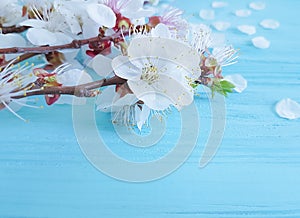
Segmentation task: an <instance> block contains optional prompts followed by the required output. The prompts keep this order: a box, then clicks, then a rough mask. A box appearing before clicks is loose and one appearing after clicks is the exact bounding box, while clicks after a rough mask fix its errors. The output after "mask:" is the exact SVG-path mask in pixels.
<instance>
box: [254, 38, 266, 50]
mask: <svg viewBox="0 0 300 218" xmlns="http://www.w3.org/2000/svg"><path fill="white" fill-rule="evenodd" d="M252 43H253V45H254V46H255V47H256V48H262V49H265V48H269V47H270V45H271V43H270V41H268V40H267V39H266V38H265V37H263V36H258V37H255V38H253V39H252Z"/></svg>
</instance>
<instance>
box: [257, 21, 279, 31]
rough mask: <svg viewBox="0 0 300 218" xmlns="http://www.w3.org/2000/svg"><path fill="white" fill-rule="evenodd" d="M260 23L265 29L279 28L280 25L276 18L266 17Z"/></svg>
mask: <svg viewBox="0 0 300 218" xmlns="http://www.w3.org/2000/svg"><path fill="white" fill-rule="evenodd" d="M260 25H261V26H262V27H263V28H265V29H277V28H278V27H279V26H280V23H279V22H278V21H276V20H272V19H265V20H263V21H261V22H260Z"/></svg>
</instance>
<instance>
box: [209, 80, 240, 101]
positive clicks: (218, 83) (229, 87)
mask: <svg viewBox="0 0 300 218" xmlns="http://www.w3.org/2000/svg"><path fill="white" fill-rule="evenodd" d="M234 88H235V86H234V85H233V84H232V83H231V82H228V81H226V80H220V79H214V81H213V85H212V86H211V91H212V97H214V95H215V93H216V92H217V93H219V94H221V95H224V96H225V97H227V96H228V93H232V92H233V89H234Z"/></svg>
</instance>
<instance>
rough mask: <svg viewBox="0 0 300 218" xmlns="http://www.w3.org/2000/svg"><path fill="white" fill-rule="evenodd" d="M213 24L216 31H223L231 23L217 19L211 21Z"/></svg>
mask: <svg viewBox="0 0 300 218" xmlns="http://www.w3.org/2000/svg"><path fill="white" fill-rule="evenodd" d="M213 26H214V27H215V28H216V30H218V31H225V30H227V29H228V28H229V27H230V26H231V24H230V23H229V22H223V21H217V22H214V23H213Z"/></svg>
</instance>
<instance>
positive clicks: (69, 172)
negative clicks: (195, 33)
mask: <svg viewBox="0 0 300 218" xmlns="http://www.w3.org/2000/svg"><path fill="white" fill-rule="evenodd" d="M227 2H228V3H229V5H228V7H227V8H225V9H222V10H221V9H217V10H216V11H217V15H218V16H222V17H224V20H226V19H227V20H230V21H231V23H232V28H231V29H230V30H228V31H227V32H226V37H227V39H228V41H229V42H230V43H233V45H234V46H235V47H237V48H240V59H239V63H238V64H236V65H234V66H230V67H228V68H226V69H225V72H224V74H232V73H241V74H242V75H243V76H244V77H245V78H246V79H247V80H248V84H249V85H248V88H247V90H246V91H245V92H243V93H242V94H232V95H230V96H229V98H227V99H226V107H227V111H226V113H227V120H226V131H225V134H224V139H223V142H222V144H221V147H220V149H219V151H218V153H217V155H216V156H215V158H214V159H213V161H212V162H211V163H210V164H209V165H208V166H207V167H205V168H203V169H200V168H199V167H198V164H199V158H200V155H201V153H202V151H203V146H204V145H205V142H206V140H207V135H208V133H209V131H210V126H209V125H210V120H211V115H210V113H209V111H210V108H209V106H208V103H209V100H208V99H207V98H206V97H205V96H204V95H201V96H200V97H196V100H195V102H196V104H197V108H198V110H199V114H200V123H201V125H200V126H201V127H200V134H199V139H198V142H197V147H196V148H195V150H194V151H193V153H192V155H191V156H190V157H189V159H188V160H187V161H186V162H185V164H184V165H183V166H182V167H181V168H179V169H178V170H177V171H175V172H174V173H172V174H171V175H169V176H167V177H165V178H163V179H160V180H157V181H154V182H148V183H140V184H133V183H127V182H121V181H118V180H115V179H112V178H110V177H108V176H106V175H104V174H102V173H101V172H99V171H98V170H97V169H95V168H94V167H93V166H92V165H91V164H90V163H89V162H88V161H87V159H86V158H85V157H84V155H83V153H82V152H81V150H80V147H79V145H78V144H77V141H76V137H75V134H74V130H73V127H72V110H71V107H70V106H60V105H55V106H51V107H46V108H45V109H42V110H32V109H27V108H23V109H22V110H20V112H19V113H20V115H22V116H23V117H25V118H26V119H30V122H29V123H23V122H22V121H20V120H18V119H17V118H15V117H14V116H13V115H12V114H10V113H9V112H7V111H1V113H0V134H1V138H0V217H1V218H8V217H10V218H17V217H18V218H21V217H22V218H44V217H47V218H66V217H83V218H85V217H89V218H94V217H95V218H98V217H130V218H132V217H134V218H135V217H170V218H173V217H203V218H219V217H221V218H223V217H224V218H237V217H251V218H252V217H253V218H254V217H257V218H261V217H270V218H271V217H272V218H273V217H276V218H283V217H294V218H296V217H300V186H299V183H300V143H299V142H300V134H299V129H300V123H299V120H293V121H288V120H284V119H281V118H279V117H278V116H277V115H276V114H275V112H274V105H275V103H276V102H277V101H279V100H280V99H282V98H286V97H289V98H292V99H295V100H296V101H298V102H300V96H299V93H300V74H299V73H300V72H299V71H300V55H299V54H298V53H299V50H300V43H299V34H300V28H299V27H300V26H299V21H298V18H297V17H298V14H299V12H298V9H299V8H300V1H294V0H287V1H280V0H266V1H265V2H266V4H267V8H266V9H265V10H263V11H255V12H253V13H252V15H251V16H250V17H249V18H236V17H235V16H234V15H233V14H232V12H233V11H234V10H236V9H242V8H246V7H248V6H247V5H248V3H250V1H239V2H237V1H234V0H230V1H227ZM210 3H211V1H207V2H204V1H198V0H191V1H188V3H187V1H183V0H177V1H176V2H175V3H174V5H176V6H179V7H181V8H183V9H184V10H186V13H187V17H188V18H189V19H190V20H191V21H193V22H202V20H200V19H199V18H197V16H194V17H193V16H191V15H192V14H198V12H199V10H200V9H201V8H210ZM265 18H273V19H276V20H278V21H280V23H281V26H280V28H279V29H277V30H264V29H262V28H260V27H257V31H258V33H257V34H256V35H257V36H258V35H263V36H265V37H266V38H268V39H269V40H270V41H271V47H270V48H269V49H266V50H260V49H256V48H254V47H253V46H252V45H251V41H250V40H251V37H250V36H246V35H242V34H241V33H239V32H238V31H237V30H236V29H234V26H236V25H238V24H253V25H258V23H259V22H260V21H261V20H262V19H265ZM37 104H43V103H42V100H40V102H38V103H37ZM109 120H110V117H109V115H106V114H101V113H98V112H97V121H98V123H99V130H100V131H102V132H103V135H105V140H106V143H107V144H108V146H109V147H110V149H111V150H112V151H114V152H116V153H117V154H118V155H120V156H121V157H124V158H127V159H129V160H133V161H150V160H153V159H156V158H158V157H161V156H163V155H164V154H166V153H167V152H168V151H170V149H172V145H173V144H172V143H173V142H174V139H173V138H174V136H176V137H177V133H178V131H179V128H180V126H178V114H177V113H175V112H174V113H172V114H170V115H169V117H168V121H167V122H168V123H167V124H168V127H167V132H166V136H165V137H164V138H163V142H162V143H161V144H159V145H158V146H154V147H152V148H151V149H150V150H145V149H137V148H133V147H132V146H127V145H126V144H124V143H123V142H122V140H120V139H118V138H117V137H116V134H115V133H114V131H113V127H112V125H111V123H110V122H109ZM191 125H192V124H191ZM176 137H175V138H176ZM175 140H176V139H175Z"/></svg>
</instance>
